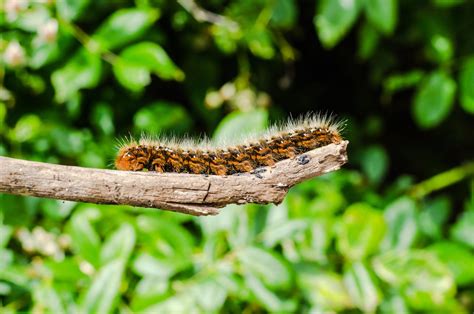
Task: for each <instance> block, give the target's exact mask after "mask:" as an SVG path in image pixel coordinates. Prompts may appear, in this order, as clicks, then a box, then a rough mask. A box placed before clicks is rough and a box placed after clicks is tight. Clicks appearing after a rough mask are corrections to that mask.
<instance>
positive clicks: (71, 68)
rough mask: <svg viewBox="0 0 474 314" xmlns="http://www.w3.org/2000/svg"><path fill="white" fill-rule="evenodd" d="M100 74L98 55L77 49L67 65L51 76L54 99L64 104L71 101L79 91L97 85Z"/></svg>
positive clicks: (100, 65) (83, 49) (100, 64)
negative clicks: (54, 93)
mask: <svg viewBox="0 0 474 314" xmlns="http://www.w3.org/2000/svg"><path fill="white" fill-rule="evenodd" d="M101 73H102V62H101V60H100V56H99V55H98V54H93V53H91V52H89V51H88V50H86V49H85V48H81V49H79V51H78V52H76V54H75V55H74V56H73V57H72V58H70V59H69V61H68V63H66V65H65V66H64V67H62V68H61V69H59V70H56V71H54V72H53V74H52V75H51V81H52V83H53V86H54V90H55V92H56V96H55V99H56V101H58V102H65V101H66V100H69V99H71V98H72V97H73V96H74V95H75V94H76V93H77V92H78V91H79V90H80V89H83V88H93V87H96V86H97V84H98V83H99V80H100V76H101Z"/></svg>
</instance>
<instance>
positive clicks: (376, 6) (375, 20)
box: [365, 0, 398, 34]
mask: <svg viewBox="0 0 474 314" xmlns="http://www.w3.org/2000/svg"><path fill="white" fill-rule="evenodd" d="M365 12H366V14H367V18H368V20H369V21H370V22H371V23H372V24H373V25H374V26H375V27H377V29H378V30H380V31H381V32H383V33H385V34H391V33H392V32H393V30H394V29H395V25H396V24H397V15H398V0H366V2H365Z"/></svg>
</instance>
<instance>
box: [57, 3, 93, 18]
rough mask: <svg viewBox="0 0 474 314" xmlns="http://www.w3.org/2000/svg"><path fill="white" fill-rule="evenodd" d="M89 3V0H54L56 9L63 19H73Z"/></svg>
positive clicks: (78, 15) (79, 14)
mask: <svg viewBox="0 0 474 314" xmlns="http://www.w3.org/2000/svg"><path fill="white" fill-rule="evenodd" d="M89 3H90V0H56V9H57V10H58V13H59V15H60V16H61V17H62V18H63V19H65V20H67V21H74V20H76V19H77V18H78V17H80V16H81V14H82V13H83V12H84V10H85V9H86V8H87V6H88V5H89Z"/></svg>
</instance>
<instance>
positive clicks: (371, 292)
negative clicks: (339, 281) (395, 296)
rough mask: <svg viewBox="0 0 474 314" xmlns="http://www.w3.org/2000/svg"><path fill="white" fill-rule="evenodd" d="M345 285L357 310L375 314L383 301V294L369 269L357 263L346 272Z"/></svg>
mask: <svg viewBox="0 0 474 314" xmlns="http://www.w3.org/2000/svg"><path fill="white" fill-rule="evenodd" d="M344 285H345V287H346V289H347V292H348V293H349V295H350V296H351V300H352V302H353V304H354V305H355V306H357V308H359V309H360V310H361V311H363V312H364V313H373V312H374V311H375V309H376V308H377V306H378V304H379V303H380V301H381V298H382V294H381V291H380V288H379V286H378V283H377V281H376V280H375V278H374V276H373V274H372V273H371V271H370V270H369V268H368V267H367V266H366V265H365V264H364V263H361V262H355V263H352V264H350V265H349V266H347V267H346V268H345V270H344Z"/></svg>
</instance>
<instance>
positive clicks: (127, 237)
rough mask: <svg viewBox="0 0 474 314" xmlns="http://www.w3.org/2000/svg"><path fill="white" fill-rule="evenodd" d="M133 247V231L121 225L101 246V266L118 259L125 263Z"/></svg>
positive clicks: (128, 225)
mask: <svg viewBox="0 0 474 314" xmlns="http://www.w3.org/2000/svg"><path fill="white" fill-rule="evenodd" d="M134 246H135V229H133V227H132V226H131V225H130V224H128V223H123V224H122V225H121V226H120V228H118V229H117V230H116V231H115V232H114V233H112V234H111V235H109V237H108V238H107V239H106V240H105V242H104V244H103V245H102V250H101V252H100V260H101V264H102V265H104V264H107V263H109V262H110V261H112V260H115V259H120V260H122V261H123V262H124V263H126V262H127V261H128V259H129V257H130V254H131V253H132V251H133V248H134Z"/></svg>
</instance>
